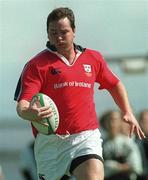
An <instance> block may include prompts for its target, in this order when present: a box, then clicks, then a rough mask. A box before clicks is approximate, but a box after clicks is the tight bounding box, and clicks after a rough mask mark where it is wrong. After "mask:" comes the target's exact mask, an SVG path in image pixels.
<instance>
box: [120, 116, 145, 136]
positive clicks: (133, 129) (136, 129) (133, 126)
mask: <svg viewBox="0 0 148 180" xmlns="http://www.w3.org/2000/svg"><path fill="white" fill-rule="evenodd" d="M123 120H124V121H125V122H126V123H128V124H129V125H130V132H129V137H132V135H133V133H135V134H136V135H137V136H138V138H139V139H143V138H145V135H144V132H143V131H142V129H141V127H140V126H139V123H138V121H137V120H136V118H135V116H134V115H133V113H126V114H124V115H123Z"/></svg>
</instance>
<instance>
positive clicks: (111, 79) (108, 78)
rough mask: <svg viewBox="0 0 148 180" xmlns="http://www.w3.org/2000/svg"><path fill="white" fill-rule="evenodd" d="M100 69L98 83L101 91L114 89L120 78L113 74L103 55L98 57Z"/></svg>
mask: <svg viewBox="0 0 148 180" xmlns="http://www.w3.org/2000/svg"><path fill="white" fill-rule="evenodd" d="M98 63H99V68H98V72H97V77H96V82H98V83H99V84H100V86H99V89H112V88H113V87H114V86H116V84H117V83H118V82H119V78H118V77H117V76H116V75H115V74H114V73H113V72H112V70H111V69H110V68H109V66H108V64H107V63H106V61H105V59H104V58H103V56H102V55H100V54H99V55H98Z"/></svg>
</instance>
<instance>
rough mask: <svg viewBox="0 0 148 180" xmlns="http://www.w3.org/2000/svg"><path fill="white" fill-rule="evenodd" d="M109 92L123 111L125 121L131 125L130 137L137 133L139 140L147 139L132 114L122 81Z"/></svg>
mask: <svg viewBox="0 0 148 180" xmlns="http://www.w3.org/2000/svg"><path fill="white" fill-rule="evenodd" d="M109 92H110V94H111V96H112V97H113V99H114V101H115V102H116V104H117V105H118V107H119V108H120V109H121V111H122V113H123V120H124V121H125V122H126V123H128V124H129V125H130V132H129V136H130V137H131V136H132V134H133V133H135V134H136V135H137V136H138V138H139V139H142V138H145V135H144V133H143V131H142V130H141V128H140V126H139V124H138V121H137V120H136V118H135V116H134V114H133V112H132V108H131V106H130V104H129V100H128V95H127V92H126V90H125V87H124V85H123V84H122V83H121V81H120V82H119V83H118V84H117V85H116V86H115V87H114V88H113V89H111V90H109Z"/></svg>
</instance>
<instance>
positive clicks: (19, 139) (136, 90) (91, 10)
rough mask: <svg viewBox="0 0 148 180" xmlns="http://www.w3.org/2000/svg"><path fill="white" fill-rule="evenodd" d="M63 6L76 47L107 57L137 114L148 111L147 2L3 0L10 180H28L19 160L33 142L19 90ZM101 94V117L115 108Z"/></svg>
mask: <svg viewBox="0 0 148 180" xmlns="http://www.w3.org/2000/svg"><path fill="white" fill-rule="evenodd" d="M60 6H68V7H70V8H72V9H73V11H74V13H75V16H76V39H75V42H76V43H78V44H80V45H82V46H84V47H89V48H92V49H95V50H98V51H100V52H101V53H102V54H103V55H104V57H105V59H106V61H107V62H108V64H109V66H110V68H111V69H112V70H113V71H114V72H115V73H116V74H117V75H118V76H119V77H120V79H121V80H122V82H123V83H124V84H125V86H126V88H127V91H128V96H129V99H130V102H131V105H132V107H133V110H134V112H135V114H138V113H139V112H140V111H141V110H142V109H145V108H148V93H147V92H148V0H0V82H1V86H0V165H1V166H2V168H3V171H4V174H5V178H6V179H7V180H12V179H16V180H23V178H22V176H21V174H20V172H19V163H20V162H19V154H20V152H21V151H22V149H23V148H24V147H25V146H26V145H28V143H29V142H30V141H32V139H33V135H32V132H31V128H30V125H29V123H28V122H26V121H23V120H21V119H20V118H19V117H18V116H17V114H16V110H15V108H16V102H14V100H13V96H14V91H15V87H16V84H17V81H18V78H19V76H20V73H21V71H22V68H23V66H24V64H25V63H26V62H27V61H28V60H29V59H30V58H32V57H33V56H34V55H36V54H37V53H38V52H39V51H42V50H43V49H44V48H45V45H46V41H47V34H46V19H47V16H48V14H49V12H50V11H51V10H52V9H53V8H56V7H60ZM97 88H98V86H97V85H96V87H95V102H96V111H97V114H98V116H100V115H101V114H102V113H103V112H104V111H105V110H107V109H111V108H116V105H115V103H114V102H113V100H112V99H111V97H110V96H109V94H108V93H107V92H106V91H105V90H103V91H98V89H97Z"/></svg>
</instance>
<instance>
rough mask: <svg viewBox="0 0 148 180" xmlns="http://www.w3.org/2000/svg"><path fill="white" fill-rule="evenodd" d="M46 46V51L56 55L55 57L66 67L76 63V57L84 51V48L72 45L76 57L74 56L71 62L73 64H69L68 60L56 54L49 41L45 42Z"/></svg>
mask: <svg viewBox="0 0 148 180" xmlns="http://www.w3.org/2000/svg"><path fill="white" fill-rule="evenodd" d="M46 46H47V49H48V50H49V51H50V52H52V53H54V54H56V55H57V56H58V57H59V58H60V59H61V60H62V61H63V62H64V63H65V64H66V65H68V66H72V65H73V64H74V63H75V62H76V60H77V59H78V57H79V56H80V55H81V53H82V52H83V51H85V48H82V47H81V46H79V45H76V44H74V47H75V51H76V56H75V58H74V60H73V63H72V64H70V63H69V61H68V59H67V58H66V57H65V56H63V55H62V54H60V53H58V52H57V50H56V48H55V47H54V46H53V45H51V44H50V42H49V41H48V42H47V44H46Z"/></svg>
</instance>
